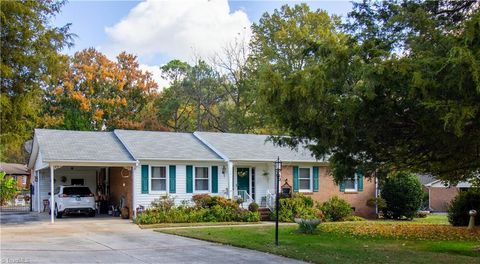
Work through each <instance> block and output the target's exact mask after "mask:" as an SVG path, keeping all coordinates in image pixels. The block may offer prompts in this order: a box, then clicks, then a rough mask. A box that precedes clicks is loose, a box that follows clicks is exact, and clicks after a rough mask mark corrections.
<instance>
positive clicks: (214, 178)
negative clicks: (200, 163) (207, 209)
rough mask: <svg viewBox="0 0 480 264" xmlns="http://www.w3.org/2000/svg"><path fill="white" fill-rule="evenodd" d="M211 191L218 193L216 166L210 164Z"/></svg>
mask: <svg viewBox="0 0 480 264" xmlns="http://www.w3.org/2000/svg"><path fill="white" fill-rule="evenodd" d="M212 193H218V166H212Z"/></svg>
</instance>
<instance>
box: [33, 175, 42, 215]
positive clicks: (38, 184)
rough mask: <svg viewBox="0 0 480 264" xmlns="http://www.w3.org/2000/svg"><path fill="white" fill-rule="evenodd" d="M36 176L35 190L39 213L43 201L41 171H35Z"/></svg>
mask: <svg viewBox="0 0 480 264" xmlns="http://www.w3.org/2000/svg"><path fill="white" fill-rule="evenodd" d="M35 176H36V177H37V178H36V179H37V186H36V188H37V190H36V192H35V196H36V197H37V211H38V212H39V213H41V212H42V205H43V204H42V203H41V202H40V201H41V200H42V195H41V193H40V171H35Z"/></svg>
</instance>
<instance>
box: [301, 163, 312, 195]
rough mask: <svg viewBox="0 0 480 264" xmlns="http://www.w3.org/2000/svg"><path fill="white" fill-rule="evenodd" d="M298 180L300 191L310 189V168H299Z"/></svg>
mask: <svg viewBox="0 0 480 264" xmlns="http://www.w3.org/2000/svg"><path fill="white" fill-rule="evenodd" d="M298 180H299V182H300V191H311V190H312V175H311V174H310V168H300V169H299V173H298Z"/></svg>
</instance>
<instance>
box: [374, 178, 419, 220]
mask: <svg viewBox="0 0 480 264" xmlns="http://www.w3.org/2000/svg"><path fill="white" fill-rule="evenodd" d="M381 195H382V198H383V199H385V202H386V207H385V208H384V209H383V210H382V211H383V216H384V217H385V218H393V219H400V218H402V217H406V218H408V219H412V218H413V216H414V215H415V213H416V212H417V211H418V210H419V209H420V206H421V205H422V196H423V191H422V185H421V183H420V181H419V180H418V178H417V177H416V176H415V175H413V174H410V173H406V172H399V173H397V174H395V175H392V176H390V177H388V178H387V179H386V180H385V183H384V185H383V188H382V193H381Z"/></svg>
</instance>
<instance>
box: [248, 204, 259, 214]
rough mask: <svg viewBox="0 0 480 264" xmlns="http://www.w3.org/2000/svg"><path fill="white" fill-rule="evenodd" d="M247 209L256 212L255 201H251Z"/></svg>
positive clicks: (256, 205)
mask: <svg viewBox="0 0 480 264" xmlns="http://www.w3.org/2000/svg"><path fill="white" fill-rule="evenodd" d="M248 210H249V211H250V212H257V211H258V204H257V203H256V202H253V203H251V204H249V205H248Z"/></svg>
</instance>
